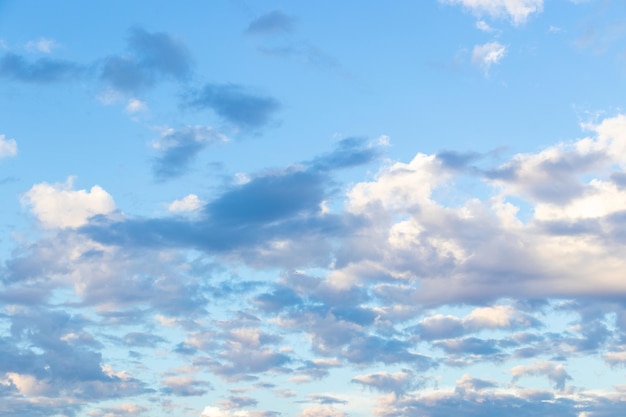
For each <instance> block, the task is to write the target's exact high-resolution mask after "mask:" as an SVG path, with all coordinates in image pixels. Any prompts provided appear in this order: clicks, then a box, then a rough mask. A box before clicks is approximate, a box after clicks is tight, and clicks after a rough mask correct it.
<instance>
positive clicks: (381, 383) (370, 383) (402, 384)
mask: <svg viewBox="0 0 626 417" xmlns="http://www.w3.org/2000/svg"><path fill="white" fill-rule="evenodd" d="M352 382H355V383H358V384H361V385H364V386H366V387H369V388H373V389H376V390H378V391H381V392H393V393H395V394H396V395H402V394H404V393H405V392H407V391H409V390H412V389H414V388H416V387H418V386H420V382H421V381H419V379H418V378H417V376H416V375H415V374H414V373H413V372H412V371H411V370H408V369H404V370H401V371H398V372H395V373H390V372H377V373H372V374H367V375H358V376H355V377H354V378H352Z"/></svg>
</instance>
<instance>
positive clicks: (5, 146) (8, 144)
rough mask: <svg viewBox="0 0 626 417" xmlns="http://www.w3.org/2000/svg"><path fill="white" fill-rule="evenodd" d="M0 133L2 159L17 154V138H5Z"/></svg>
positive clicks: (0, 155) (0, 156)
mask: <svg viewBox="0 0 626 417" xmlns="http://www.w3.org/2000/svg"><path fill="white" fill-rule="evenodd" d="M5 138H6V136H5V135H0V159H2V158H8V157H11V156H15V155H17V142H16V141H15V139H5Z"/></svg>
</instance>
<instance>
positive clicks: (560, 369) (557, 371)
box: [511, 362, 572, 391]
mask: <svg viewBox="0 0 626 417" xmlns="http://www.w3.org/2000/svg"><path fill="white" fill-rule="evenodd" d="M511 374H512V375H513V382H517V381H518V380H519V379H520V378H521V377H522V376H527V375H544V376H546V377H547V378H548V379H549V380H550V381H552V382H553V383H554V388H556V389H559V390H561V391H562V390H564V389H565V381H567V380H568V379H572V377H571V376H569V374H568V373H567V371H565V367H564V366H563V365H562V364H554V363H552V362H537V363H535V364H534V365H528V366H523V365H520V366H515V367H514V368H513V369H511Z"/></svg>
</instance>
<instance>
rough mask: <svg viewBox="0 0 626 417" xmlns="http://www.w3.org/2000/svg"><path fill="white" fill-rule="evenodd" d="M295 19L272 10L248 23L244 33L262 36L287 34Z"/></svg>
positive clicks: (291, 28)
mask: <svg viewBox="0 0 626 417" xmlns="http://www.w3.org/2000/svg"><path fill="white" fill-rule="evenodd" d="M294 22H295V19H294V18H293V17H290V16H288V15H286V14H285V13H283V12H282V11H280V10H272V11H270V12H267V13H265V14H264V15H261V16H259V17H257V18H256V19H254V20H253V21H251V22H250V24H249V25H248V28H247V29H246V33H248V34H251V35H264V34H274V33H289V32H291V31H292V30H293V26H294Z"/></svg>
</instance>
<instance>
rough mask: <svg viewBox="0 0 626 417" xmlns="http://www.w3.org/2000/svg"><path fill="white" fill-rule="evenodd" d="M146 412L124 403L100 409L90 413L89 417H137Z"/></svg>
mask: <svg viewBox="0 0 626 417" xmlns="http://www.w3.org/2000/svg"><path fill="white" fill-rule="evenodd" d="M146 411H148V409H147V408H145V407H141V406H139V405H137V404H133V403H124V404H119V405H114V406H110V407H102V408H100V409H99V410H97V411H90V412H89V417H124V416H138V415H141V414H144V413H145V412H146Z"/></svg>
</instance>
